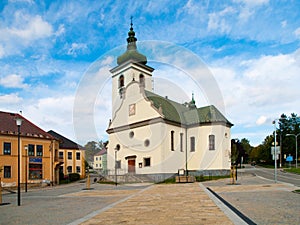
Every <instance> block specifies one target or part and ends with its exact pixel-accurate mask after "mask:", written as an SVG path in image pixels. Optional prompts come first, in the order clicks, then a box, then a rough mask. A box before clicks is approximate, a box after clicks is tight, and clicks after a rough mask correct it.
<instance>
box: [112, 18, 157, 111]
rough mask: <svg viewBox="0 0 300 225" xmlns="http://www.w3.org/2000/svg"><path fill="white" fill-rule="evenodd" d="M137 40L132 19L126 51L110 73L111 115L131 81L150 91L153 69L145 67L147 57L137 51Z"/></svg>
mask: <svg viewBox="0 0 300 225" xmlns="http://www.w3.org/2000/svg"><path fill="white" fill-rule="evenodd" d="M136 42H137V38H136V37H135V32H134V30H133V24H132V19H131V23H130V29H129V32H128V38H127V49H126V51H125V52H124V53H123V54H122V55H120V56H119V57H118V58H117V64H118V65H117V66H116V67H114V68H113V69H111V70H110V72H111V73H112V114H113V115H114V113H115V110H116V109H117V108H118V105H119V104H120V103H121V101H122V99H123V98H124V97H125V95H126V93H125V92H126V87H127V86H128V85H129V84H130V83H131V82H133V81H135V82H139V84H140V88H141V90H148V91H152V72H153V71H154V69H153V68H151V67H150V66H147V65H146V64H147V57H146V56H145V55H143V54H141V53H139V52H138V50H137V45H136Z"/></svg>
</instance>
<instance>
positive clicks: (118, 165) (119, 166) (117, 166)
mask: <svg viewBox="0 0 300 225" xmlns="http://www.w3.org/2000/svg"><path fill="white" fill-rule="evenodd" d="M116 169H121V160H118V161H116Z"/></svg>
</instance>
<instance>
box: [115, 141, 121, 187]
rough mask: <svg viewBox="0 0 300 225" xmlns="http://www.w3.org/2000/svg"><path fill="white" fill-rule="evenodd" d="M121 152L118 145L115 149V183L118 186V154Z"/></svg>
mask: <svg viewBox="0 0 300 225" xmlns="http://www.w3.org/2000/svg"><path fill="white" fill-rule="evenodd" d="M119 150H120V145H116V147H115V183H116V186H117V185H118V177H117V152H118V151H119Z"/></svg>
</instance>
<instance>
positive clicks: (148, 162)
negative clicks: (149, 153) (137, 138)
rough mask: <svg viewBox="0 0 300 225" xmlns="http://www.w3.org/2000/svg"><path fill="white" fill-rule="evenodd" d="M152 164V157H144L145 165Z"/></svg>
mask: <svg viewBox="0 0 300 225" xmlns="http://www.w3.org/2000/svg"><path fill="white" fill-rule="evenodd" d="M147 166H151V160H150V158H144V167H147Z"/></svg>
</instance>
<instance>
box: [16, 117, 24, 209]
mask: <svg viewBox="0 0 300 225" xmlns="http://www.w3.org/2000/svg"><path fill="white" fill-rule="evenodd" d="M22 121H23V120H22V119H21V118H19V117H18V118H16V124H17V126H18V206H20V205H21V187H20V127H21V125H22Z"/></svg>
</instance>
